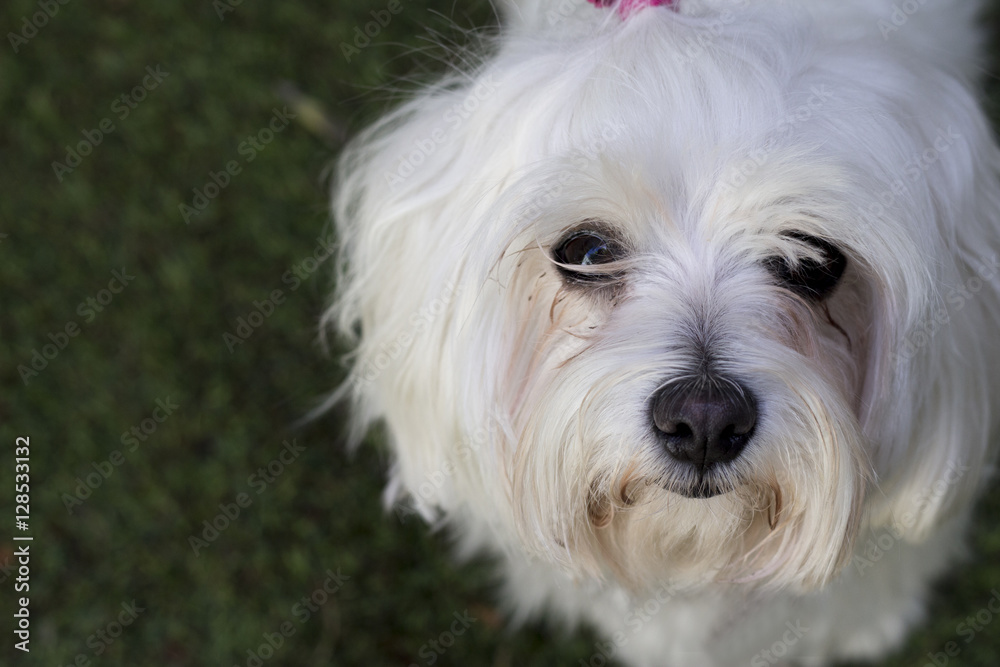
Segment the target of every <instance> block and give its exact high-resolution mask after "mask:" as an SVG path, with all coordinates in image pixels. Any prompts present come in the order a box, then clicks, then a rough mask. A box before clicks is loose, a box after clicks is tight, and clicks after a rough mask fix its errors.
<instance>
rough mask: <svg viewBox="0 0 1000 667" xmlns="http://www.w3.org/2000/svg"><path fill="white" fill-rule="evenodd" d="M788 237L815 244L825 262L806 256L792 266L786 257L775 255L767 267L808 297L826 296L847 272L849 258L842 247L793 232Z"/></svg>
mask: <svg viewBox="0 0 1000 667" xmlns="http://www.w3.org/2000/svg"><path fill="white" fill-rule="evenodd" d="M788 237H789V238H793V239H795V240H797V241H801V242H803V243H806V244H808V245H811V246H812V247H813V248H815V249H816V250H818V251H819V254H820V255H821V256H822V257H823V259H822V261H817V260H815V259H813V258H811V257H803V258H802V259H801V260H799V261H798V263H796V264H795V265H792V264H789V263H788V262H787V261H786V260H785V259H784V258H781V257H772V258H771V259H769V260H768V261H767V267H768V268H769V269H770V270H771V273H773V274H774V276H775V277H776V278H777V279H778V282H779V283H781V285H782V286H783V287H786V288H788V289H790V290H791V291H793V292H795V293H796V294H798V295H800V296H803V297H806V298H807V299H812V300H814V301H821V300H823V299H825V298H826V297H827V296H829V295H830V294H831V293H832V292H833V290H834V288H836V287H837V284H838V283H839V282H840V278H841V277H842V276H843V275H844V270H845V269H846V268H847V257H846V256H845V255H844V253H842V252H841V251H840V249H839V248H837V247H836V246H835V245H833V244H832V243H830V242H829V241H826V240H824V239H820V238H817V237H815V236H809V235H808V234H800V233H790V234H788Z"/></svg>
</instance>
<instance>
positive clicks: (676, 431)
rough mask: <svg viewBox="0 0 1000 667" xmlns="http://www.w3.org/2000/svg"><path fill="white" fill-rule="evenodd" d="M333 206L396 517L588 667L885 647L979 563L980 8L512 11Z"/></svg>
mask: <svg viewBox="0 0 1000 667" xmlns="http://www.w3.org/2000/svg"><path fill="white" fill-rule="evenodd" d="M502 9H503V14H502V18H503V26H502V29H501V31H500V33H499V35H498V37H497V39H496V40H495V41H493V42H491V45H490V48H487V49H485V52H479V53H475V54H471V55H470V54H468V53H465V54H462V55H463V58H462V61H463V63H464V65H465V68H464V69H463V70H462V71H456V72H453V73H451V74H450V75H448V76H446V77H445V78H443V79H442V80H441V81H440V82H439V83H438V84H437V85H433V86H430V87H428V88H427V89H425V90H423V91H422V92H420V93H419V94H418V95H416V96H415V98H414V99H412V101H410V102H408V103H407V104H404V105H403V106H402V107H401V108H399V109H398V110H396V111H395V112H393V113H391V114H389V115H388V116H387V117H385V118H384V119H382V120H381V121H379V122H378V123H376V125H375V126H374V127H372V128H371V129H369V130H368V131H366V132H365V133H364V134H363V135H362V136H360V137H359V138H358V139H357V140H356V141H355V142H354V143H353V145H352V146H351V147H350V148H349V149H348V150H347V151H346V153H345V155H344V156H343V158H342V159H341V162H340V167H339V177H338V179H337V185H336V192H335V194H334V212H335V216H336V221H337V225H338V230H339V234H340V238H341V240H342V243H343V245H342V258H341V259H342V262H341V270H340V276H339V277H340V284H339V285H340V286H339V290H340V292H339V296H338V299H337V300H336V303H335V304H334V305H333V307H332V308H331V309H330V311H329V312H328V313H327V316H326V320H327V321H328V322H329V323H334V324H336V325H337V326H338V327H339V329H340V330H341V331H342V332H344V333H345V334H347V335H351V336H354V340H355V341H356V345H357V347H356V352H355V356H354V357H353V362H354V370H353V373H352V375H351V378H350V380H349V382H348V383H347V384H346V385H345V389H344V390H342V392H341V394H342V395H343V394H344V393H345V392H346V393H349V394H350V395H351V397H352V398H353V400H354V402H355V406H356V411H357V415H358V427H359V432H363V430H364V428H365V427H366V426H367V425H368V424H370V423H371V422H372V421H374V420H382V421H384V422H385V424H386V426H387V430H388V434H389V437H390V441H391V447H392V451H393V453H394V463H393V466H392V470H391V475H390V477H391V479H390V483H389V487H388V490H387V500H388V502H390V503H408V505H409V506H411V507H413V508H415V509H416V510H417V511H419V512H420V513H421V514H423V515H424V516H425V517H426V518H427V519H428V520H430V521H434V522H443V523H446V524H448V525H450V526H451V528H452V529H453V531H454V532H455V534H456V535H457V536H458V539H459V542H460V544H461V546H462V550H463V552H465V553H471V552H475V551H486V552H489V553H492V554H494V555H495V556H496V557H497V559H498V561H499V562H500V565H501V567H502V568H503V571H504V575H505V580H506V591H507V595H506V598H507V602H509V605H510V607H511V609H512V615H513V616H514V617H515V620H517V619H521V618H524V617H528V616H534V615H546V616H549V617H554V618H556V619H559V620H562V621H566V622H568V623H571V624H573V623H580V622H582V623H588V624H590V625H592V626H594V627H596V628H597V630H598V631H599V632H600V633H601V634H602V636H603V640H602V641H601V643H599V644H598V645H597V646H595V652H594V654H593V655H592V656H590V657H589V658H584V660H583V662H584V663H586V664H591V665H601V664H604V663H605V662H607V661H609V660H610V658H612V657H614V658H615V659H616V660H620V661H623V662H624V663H626V664H629V665H649V666H654V665H657V666H684V667H688V666H695V667H712V666H722V667H728V666H731V665H746V664H750V665H753V666H755V667H756V666H758V665H771V664H786V663H787V664H807V665H826V664H830V663H831V662H832V661H835V660H840V659H849V658H874V657H877V656H881V655H883V654H885V653H886V652H887V651H890V650H892V649H893V648H894V647H896V646H898V645H899V644H900V642H901V641H902V640H903V639H904V638H905V636H906V633H907V631H908V629H910V628H911V627H912V626H913V625H914V624H915V623H917V622H919V621H920V620H921V615H922V613H923V608H924V601H925V598H926V596H927V592H928V586H929V583H930V582H931V581H932V580H933V579H934V577H936V576H938V575H939V574H940V573H942V572H943V571H944V570H945V569H946V568H947V567H948V566H949V565H950V564H952V563H953V562H954V561H955V560H956V558H957V557H958V556H960V555H961V553H962V536H963V531H964V528H965V526H966V524H967V520H968V517H969V513H970V507H971V503H972V501H973V500H974V497H975V495H976V493H977V491H978V490H979V488H980V487H981V486H982V482H983V481H984V479H985V478H986V473H987V472H988V470H989V465H990V461H991V457H990V449H991V447H990V444H991V438H993V437H995V436H996V434H997V425H998V411H997V407H998V398H1000V393H998V391H1000V386H998V385H1000V368H998V363H1000V335H998V327H1000V290H998V284H1000V265H998V258H997V252H998V248H1000V222H998V221H1000V181H998V173H1000V152H998V148H997V145H996V143H995V141H994V139H993V137H992V135H991V131H990V128H989V127H988V124H987V120H986V118H985V117H984V114H983V112H982V111H981V109H980V106H979V104H978V103H977V97H976V93H975V91H974V90H975V75H976V72H977V71H978V67H977V57H978V51H979V49H978V46H979V44H980V41H981V40H980V34H979V31H978V30H977V29H976V28H975V19H976V12H977V10H978V9H979V3H977V2H973V1H971V0H799V1H797V2H793V1H791V0H672V1H671V0H620V1H619V2H617V3H615V2H600V1H598V0H592V1H591V2H587V1H586V0H507V2H506V4H505V5H504V6H503V7H502Z"/></svg>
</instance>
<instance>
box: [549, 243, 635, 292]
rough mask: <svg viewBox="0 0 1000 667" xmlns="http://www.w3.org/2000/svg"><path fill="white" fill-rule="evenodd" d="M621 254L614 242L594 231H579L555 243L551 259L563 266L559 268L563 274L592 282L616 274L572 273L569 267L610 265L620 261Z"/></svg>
mask: <svg viewBox="0 0 1000 667" xmlns="http://www.w3.org/2000/svg"><path fill="white" fill-rule="evenodd" d="M622 254H623V251H622V248H621V246H620V245H619V244H618V243H617V242H616V241H614V240H611V239H609V238H606V237H605V235H603V234H600V233H598V232H596V231H592V230H580V231H576V232H573V233H571V234H569V235H568V236H566V237H565V238H564V239H563V240H562V241H560V242H559V243H557V244H556V246H555V249H554V250H553V251H552V258H553V259H555V261H556V262H558V263H559V264H563V265H565V266H560V267H559V268H560V270H561V271H562V272H563V273H564V274H569V275H571V276H572V277H573V278H574V279H576V280H582V281H588V282H592V281H598V280H607V279H610V278H614V277H616V274H614V273H600V272H592V273H591V272H586V271H574V270H573V269H572V268H570V267H574V266H581V267H584V266H597V265H600V264H610V263H611V262H615V261H618V260H619V259H621V257H622Z"/></svg>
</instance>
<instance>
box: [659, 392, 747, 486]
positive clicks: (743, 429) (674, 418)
mask: <svg viewBox="0 0 1000 667" xmlns="http://www.w3.org/2000/svg"><path fill="white" fill-rule="evenodd" d="M651 407H652V419H653V425H654V427H655V428H656V430H657V431H658V432H659V433H660V434H661V437H662V440H663V444H664V447H665V448H666V450H667V452H668V453H669V454H670V456H672V457H673V458H674V459H676V460H677V461H680V462H682V463H689V464H691V465H693V466H695V468H697V469H698V471H699V472H704V471H706V470H708V468H709V467H710V466H711V465H712V464H714V463H725V462H728V461H732V460H734V459H735V458H736V457H738V456H739V455H740V452H742V451H743V448H744V447H745V446H746V444H747V442H749V441H750V436H752V435H753V429H754V425H755V424H756V423H757V402H756V401H755V400H754V397H753V394H752V393H751V392H750V390H749V389H747V388H746V387H744V386H743V385H741V384H739V383H737V382H733V381H731V380H721V379H718V378H705V379H701V381H698V382H680V383H674V384H670V385H667V386H666V387H663V388H662V389H659V390H658V391H657V392H656V393H655V394H653V400H652V403H651Z"/></svg>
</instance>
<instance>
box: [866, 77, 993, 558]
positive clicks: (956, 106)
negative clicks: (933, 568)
mask: <svg viewBox="0 0 1000 667" xmlns="http://www.w3.org/2000/svg"><path fill="white" fill-rule="evenodd" d="M956 98H957V99H956V100H955V101H954V102H953V103H951V115H950V116H949V120H950V121H953V122H954V123H955V125H956V126H957V127H959V128H962V132H961V133H958V132H956V131H955V130H954V129H953V126H952V125H947V128H948V133H949V136H948V138H947V140H941V141H938V142H937V143H934V144H933V145H934V146H936V147H938V148H937V150H938V151H939V152H938V153H937V156H938V157H937V158H936V161H935V162H934V163H932V164H929V165H926V167H925V169H926V174H927V183H928V190H929V195H930V198H931V200H932V201H933V205H932V206H931V207H927V206H922V207H921V208H922V209H924V213H922V215H927V216H928V217H932V218H933V219H934V222H933V224H934V225H936V227H937V229H936V230H935V231H933V232H931V234H933V235H934V236H936V239H935V240H934V241H933V243H932V244H930V245H926V246H925V253H928V252H933V253H935V254H936V255H937V256H936V257H926V256H925V257H924V258H923V259H922V260H920V261H918V262H913V264H914V265H915V266H927V265H930V273H929V275H928V277H929V278H930V279H931V283H930V285H929V286H928V288H927V289H926V290H924V292H925V293H924V294H923V296H922V297H920V298H913V299H910V300H908V303H909V304H910V305H911V307H913V306H915V307H916V308H917V310H916V312H911V313H910V315H909V316H907V315H905V314H904V313H903V311H902V309H900V308H896V309H893V308H881V309H877V311H880V312H876V313H875V314H874V317H873V328H875V329H878V330H881V331H883V332H891V333H886V335H887V339H885V340H883V341H882V342H881V344H880V345H878V346H876V347H877V349H881V350H884V351H885V353H886V355H887V356H891V360H889V359H883V360H882V361H883V363H882V364H879V362H878V360H877V359H873V360H870V362H869V363H870V365H873V366H874V365H882V366H883V370H882V371H875V374H876V375H881V380H880V381H879V385H880V389H879V393H880V394H881V395H885V396H890V397H891V398H890V399H889V400H887V401H885V402H883V403H881V404H880V405H881V407H873V408H872V409H871V410H870V411H869V413H870V414H869V416H870V421H871V422H880V423H882V424H884V425H885V428H884V431H883V432H882V433H878V432H877V430H874V429H873V430H872V431H870V432H869V436H871V437H873V438H874V439H875V440H877V441H879V442H880V443H881V444H882V446H883V447H884V449H883V450H882V451H880V452H879V453H878V454H877V455H876V457H875V460H873V461H872V463H873V466H874V468H875V470H876V471H877V474H878V480H877V484H876V486H875V488H874V489H873V490H872V491H871V495H870V503H871V504H870V508H871V514H870V518H871V523H872V526H873V527H875V528H876V529H880V528H881V529H888V530H889V531H890V532H891V533H892V535H893V537H894V538H896V539H900V538H902V539H906V540H910V541H917V542H919V541H922V540H924V539H926V538H927V537H928V536H929V535H930V533H931V531H932V530H934V529H935V528H936V527H937V526H938V525H940V524H942V523H944V522H946V521H947V520H948V519H950V518H952V517H956V516H959V517H963V516H966V515H967V510H968V508H969V507H970V506H971V503H972V501H973V500H974V499H975V496H976V495H977V492H978V491H979V490H980V488H981V486H982V484H983V482H984V481H985V480H987V479H988V478H989V477H990V475H991V474H993V470H992V467H991V464H992V461H993V456H992V455H991V449H993V448H995V447H996V444H997V443H996V438H997V437H998V436H1000V433H998V432H997V424H998V414H997V409H998V408H997V397H998V395H1000V376H998V373H997V360H998V359H1000V336H998V335H997V331H998V329H1000V289H998V285H1000V254H998V251H997V248H1000V234H998V230H997V227H996V221H997V220H1000V192H998V187H997V180H998V175H1000V151H998V150H997V148H996V145H995V143H994V141H993V139H992V137H991V136H990V129H989V126H988V124H987V123H986V120H985V118H984V117H982V115H981V114H979V112H978V111H977V110H976V106H975V104H974V103H973V102H972V101H971V100H963V99H962V98H961V96H956ZM942 125H944V124H942ZM952 135H954V136H952ZM929 136H932V137H933V136H934V135H933V134H930V133H929ZM944 141H948V142H951V143H949V144H948V145H947V148H946V149H942V146H944V145H945V144H944ZM928 145H931V144H930V143H928ZM925 155H926V153H925ZM925 159H926V158H925ZM916 215H921V214H920V213H915V214H914V217H915V216H916ZM929 226H930V225H928V227H929ZM925 236H926V234H925ZM931 248H934V250H931ZM915 259H920V258H915ZM908 282H916V281H915V280H913V281H908ZM918 296H919V295H918ZM916 304H920V305H919V306H917V305H916ZM892 313H895V315H894V316H893V315H892ZM890 317H891V318H892V320H893V321H892V322H890V321H888V320H889V318H890ZM880 320H881V321H880ZM904 322H905V323H906V324H903V323H904ZM893 330H894V331H893ZM866 402H867V403H868V404H869V405H870V406H874V405H875V404H876V402H875V401H874V400H873V401H866ZM866 430H867V429H866ZM994 453H995V452H994Z"/></svg>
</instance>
